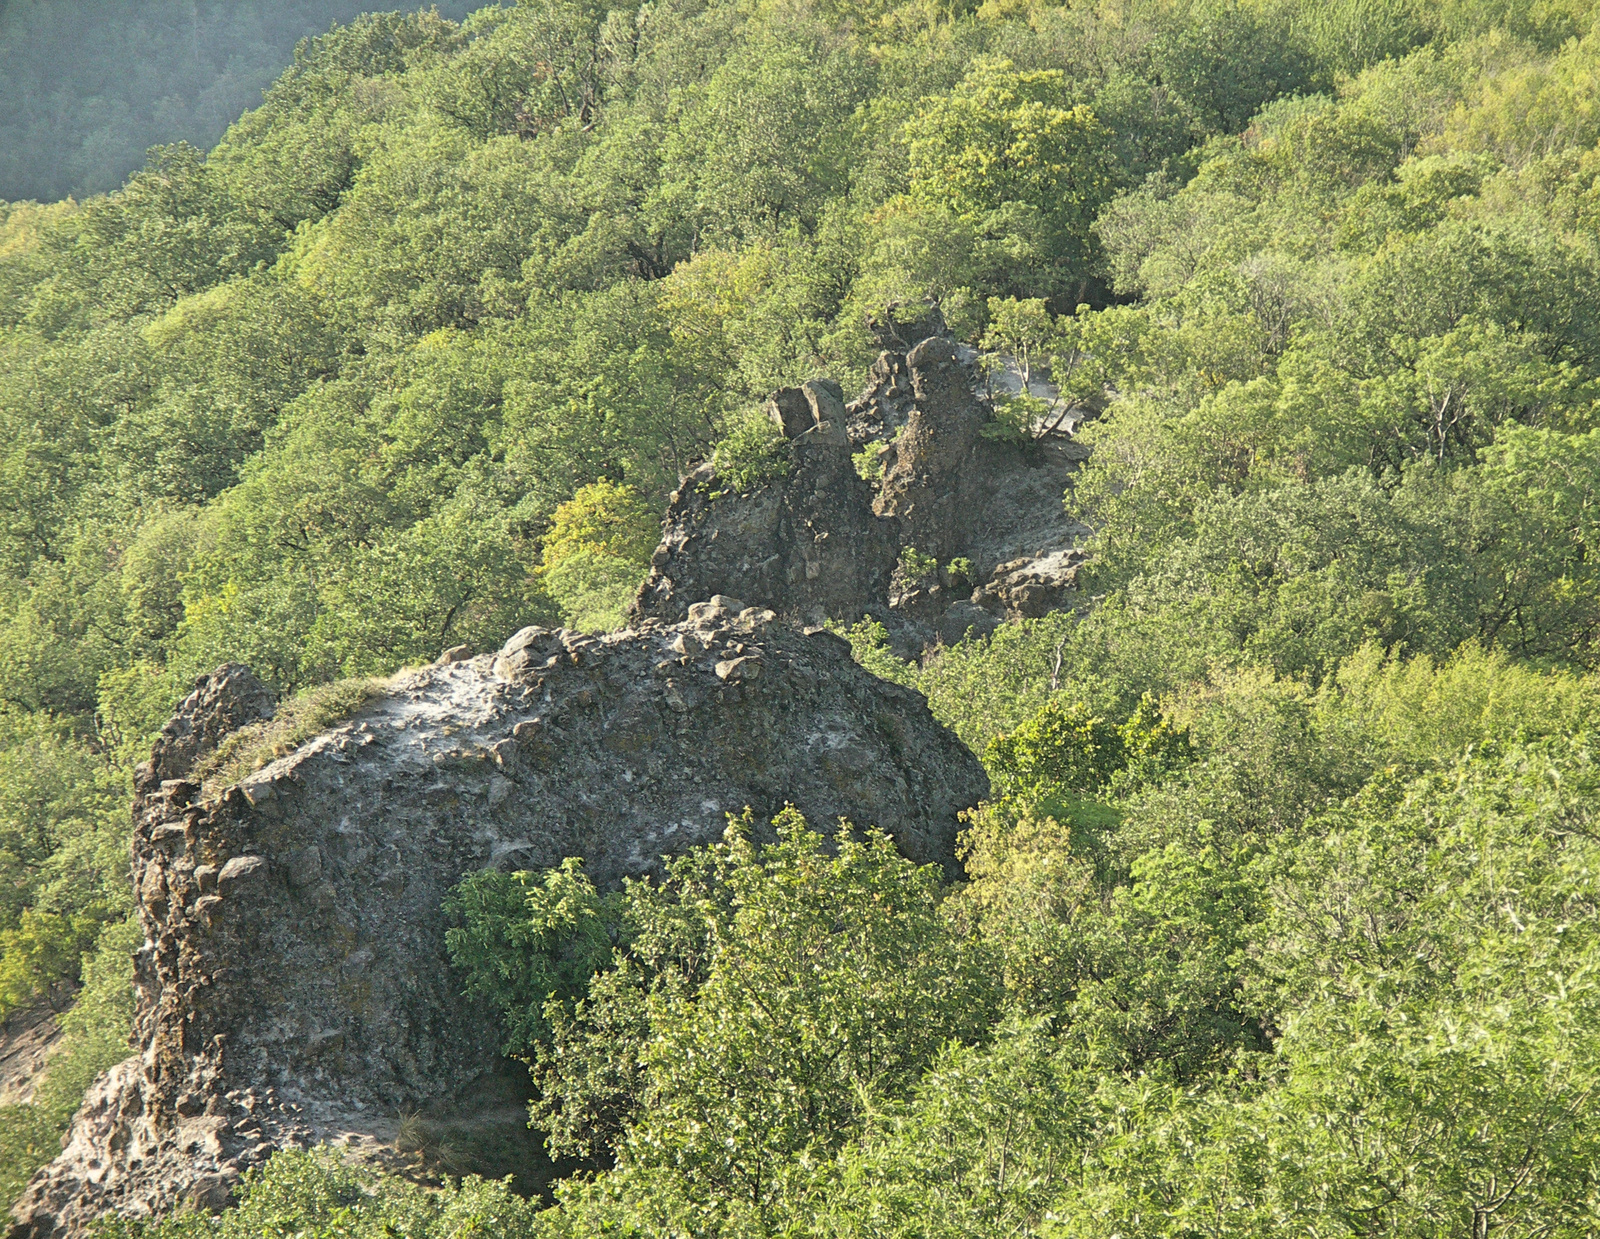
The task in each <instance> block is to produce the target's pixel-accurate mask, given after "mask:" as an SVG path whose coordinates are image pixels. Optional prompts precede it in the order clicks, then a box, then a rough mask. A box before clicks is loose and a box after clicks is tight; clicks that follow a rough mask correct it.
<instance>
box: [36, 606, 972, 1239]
mask: <svg viewBox="0 0 1600 1239" xmlns="http://www.w3.org/2000/svg"><path fill="white" fill-rule="evenodd" d="M691 609H692V611H693V616H692V618H691V619H688V620H686V621H685V622H684V623H681V624H677V625H665V624H660V623H655V622H651V623H646V624H644V625H642V626H641V627H640V628H639V629H638V630H637V631H625V632H621V633H616V634H612V635H609V636H605V637H596V636H582V635H579V634H576V633H571V632H566V631H556V632H551V631H547V630H544V629H540V628H530V629H525V630H524V631H522V632H520V633H518V634H517V635H516V636H514V637H513V638H512V639H511V640H510V641H508V642H507V643H506V644H505V646H504V647H502V648H501V649H499V650H497V651H494V652H492V653H489V654H482V655H478V656H475V657H468V658H463V659H458V660H455V661H450V662H442V663H438V664H435V665H434V666H432V667H428V668H425V669H423V670H420V671H416V672H410V673H406V674H403V675H401V676H399V677H397V678H396V679H395V680H393V681H392V682H391V683H390V685H389V687H388V691H387V693H386V694H384V695H383V696H381V697H378V698H376V699H374V700H372V701H369V702H368V703H367V704H366V705H364V706H363V707H361V709H360V710H359V712H358V713H357V714H355V715H354V716H353V717H351V718H350V719H348V720H347V721H345V722H344V723H342V724H340V725H338V726H336V727H333V728H332V729H331V730H329V731H327V732H326V733H324V734H323V735H321V736H318V737H317V738H315V739H314V740H312V741H310V742H309V743H306V744H304V745H302V746H301V747H300V748H299V749H298V750H297V751H295V752H294V753H293V754H291V755H289V756H287V757H284V758H281V759H280V760H278V761H275V762H273V763H272V764H271V765H269V766H266V767H265V768H264V769H262V770H260V771H259V772H257V773H255V774H253V775H251V776H250V777H249V778H247V779H246V780H244V781H243V782H242V783H241V784H239V785H238V786H234V787H229V788H226V789H224V790H222V791H221V792H220V793H219V794H216V795H213V796H206V795H203V794H202V788H201V787H200V785H198V784H197V783H195V782H194V781H192V780H190V779H188V778H186V777H185V776H186V775H187V774H188V773H189V772H190V771H191V770H192V763H193V761H194V760H197V759H198V757H199V756H200V755H202V754H203V753H204V751H205V750H206V749H207V748H208V747H209V746H211V745H214V744H215V743H216V741H217V740H218V739H220V738H221V735H222V734H223V728H224V722H223V721H221V720H222V719H223V718H224V717H225V718H226V719H228V720H232V722H233V724H234V725H237V724H238V723H240V722H246V721H249V716H250V709H252V708H254V709H263V710H264V709H266V708H270V697H269V696H268V695H266V694H265V693H264V692H263V691H260V690H259V685H255V684H254V681H253V678H252V677H249V674H248V672H245V671H243V669H242V668H225V669H223V671H220V672H218V673H217V676H214V677H208V678H207V680H206V681H205V682H204V683H203V685H202V691H200V692H198V693H197V694H196V695H195V696H194V697H191V698H190V700H189V701H188V702H186V703H185V705H184V709H183V711H180V718H182V719H183V720H184V721H183V722H182V724H181V725H179V726H176V727H175V728H173V729H171V730H172V731H173V734H174V735H175V736H176V735H184V736H188V735H193V736H199V737H201V740H200V741H199V742H197V743H196V744H194V745H192V746H190V747H188V748H185V749H183V750H182V752H183V753H184V754H186V755H187V756H186V760H187V761H188V762H189V764H188V765H185V764H184V760H185V759H184V758H179V757H177V756H174V754H176V753H178V752H179V750H178V748H177V746H176V745H175V744H172V743H168V744H166V745H165V747H161V748H160V749H159V753H158V758H157V760H155V761H153V762H152V763H151V764H150V765H149V766H147V767H145V768H143V769H142V770H141V774H140V778H139V783H138V789H137V791H138V798H137V801H136V806H135V814H136V821H135V838H134V851H133V860H134V873H133V877H134V882H135V887H136V890H137V891H138V897H139V916H140V919H141V922H142V924H143V926H144V930H145V934H146V942H145V944H144V946H143V948H142V949H141V950H140V952H139V954H138V957H137V969H136V975H137V985H138V990H139V1015H138V1024H137V1032H136V1042H137V1047H138V1052H137V1054H136V1055H135V1056H134V1057H132V1058H130V1059H128V1060H127V1061H126V1062H124V1063H123V1064H121V1065H120V1066H118V1067H116V1068H115V1069H113V1070H112V1071H110V1072H108V1073H107V1074H106V1075H104V1076H103V1077H101V1079H100V1080H99V1081H98V1082H97V1083H96V1084H95V1085H94V1087H93V1088H92V1089H91V1090H90V1092H89V1094H88V1096H87V1097H86V1098H85V1100H84V1103H83V1107H82V1109H81V1110H80V1111H79V1113H78V1115H77V1117H76V1118H75V1119H74V1121H73V1124H72V1127H71V1129H70V1131H69V1133H68V1136H67V1139H66V1142H65V1145H64V1149H63V1152H62V1154H61V1156H60V1157H58V1158H57V1159H56V1160H55V1161H54V1162H52V1163H51V1164H50V1165H49V1166H47V1167H46V1168H45V1169H44V1170H42V1171H41V1172H40V1173H39V1174H38V1175H37V1176H36V1177H35V1179H34V1181H33V1182H32V1183H31V1184H30V1185H29V1187H28V1190H27V1192H26V1194H25V1195H24V1196H23V1198H22V1200H21V1201H20V1202H19V1204H18V1205H17V1207H16V1209H15V1211H14V1217H15V1218H16V1226H15V1228H14V1232H13V1233H14V1234H20V1235H27V1236H31V1237H35V1239H44V1237H46V1236H75V1235H80V1234H83V1233H84V1232H85V1230H86V1228H87V1226H88V1224H89V1222H90V1221H91V1220H92V1219H93V1218H95V1217H97V1216H100V1215H101V1214H103V1213H105V1212H107V1211H115V1212H117V1213H121V1214H125V1215H131V1216H149V1215H152V1214H160V1213H164V1212H167V1211H170V1210H173V1209H176V1208H179V1207H184V1206H196V1207H202V1208H215V1207H217V1206H218V1205H220V1204H221V1203H222V1202H225V1201H226V1200H227V1198H228V1195H229V1193H230V1191H231V1190H232V1187H233V1185H234V1184H236V1183H237V1182H238V1179H239V1176H240V1175H241V1174H242V1173H243V1172H244V1171H245V1170H246V1169H248V1168H249V1167H251V1166H253V1165H257V1164H259V1163H260V1162H261V1161H262V1160H264V1159H265V1158H266V1157H267V1156H268V1155H269V1154H270V1153H271V1152H272V1151H273V1150H275V1149H278V1148H284V1147H290V1146H297V1145H306V1144H310V1143H314V1142H321V1141H332V1142H335V1143H339V1144H342V1145H344V1146H345V1147H346V1148H347V1149H350V1150H351V1151H353V1152H354V1153H356V1154H358V1155H363V1156H369V1157H373V1158H376V1159H378V1160H380V1161H382V1160H384V1159H386V1158H387V1159H390V1162H391V1164H393V1159H396V1158H398V1157H399V1153H398V1152H397V1150H396V1145H397V1143H398V1142H399V1134H400V1125H401V1121H402V1119H404V1118H406V1116H421V1118H422V1119H423V1120H425V1121H426V1122H427V1123H429V1124H432V1125H433V1127H434V1129H435V1130H439V1131H444V1132H450V1133H455V1134H453V1135H451V1137H450V1138H451V1139H452V1140H454V1141H455V1142H456V1143H458V1144H462V1145H466V1144H473V1143H476V1144H477V1145H479V1146H486V1145H491V1144H493V1145H494V1146H495V1147H496V1148H498V1149H500V1150H501V1151H502V1152H503V1153H505V1154H506V1157H505V1158H503V1160H502V1161H501V1163H500V1164H499V1165H498V1166H492V1167H484V1168H485V1169H491V1170H495V1171H498V1172H500V1173H504V1172H505V1171H507V1170H516V1171H518V1172H520V1173H522V1174H523V1175H524V1178H525V1179H526V1177H527V1176H528V1175H529V1174H530V1173H531V1172H534V1171H536V1170H537V1166H538V1162H537V1159H538V1156H539V1155H538V1152H537V1148H536V1146H535V1144H534V1141H533V1138H532V1137H531V1136H530V1135H529V1134H528V1133H527V1132H526V1131H525V1128H524V1125H525V1122H526V1115H525V1111H524V1109H523V1106H522V1101H523V1095H522V1093H521V1092H520V1091H519V1090H520V1089H521V1088H523V1087H525V1085H526V1077H525V1074H524V1073H521V1072H519V1071H516V1070H515V1069H513V1070H512V1071H511V1072H510V1073H509V1074H508V1073H507V1072H506V1071H505V1062H504V1060H502V1059H501V1058H500V1057H499V1055H498V1053H497V1045H498V1042H499V1034H498V1029H497V1027H496V1023H495V1020H494V1018H493V1017H492V1014H491V1013H490V1012H489V1011H488V1010H486V1009H485V1008H484V1007H483V1006H482V1005H481V1004H478V1003H475V1002H471V1001H466V1000H464V999H463V998H462V996H461V994H460V991H459V978H458V977H457V976H456V975H454V974H453V973H452V971H451V968H450V966H449V963H448V960H447V957H446V952H445V946H444V933H445V929H446V927H447V926H446V923H445V918H444V915H443V913H442V911H441V902H442V900H443V898H444V895H445V893H446V891H448V889H449V888H450V887H451V886H452V885H453V884H454V883H456V882H457V881H458V880H459V879H460V878H461V877H462V876H463V875H464V874H466V873H468V872H471V871H473V870H476V869H480V868H483V867H486V866H502V867H516V868H539V867H543V866H549V865H554V864H557V863H558V862H559V861H560V860H561V859H562V858H563V857H566V856H582V857H583V858H584V859H585V862H586V865H587V869H588V872H589V873H590V874H591V875H592V876H593V877H594V879H595V880H596V881H597V882H599V883H601V884H607V883H613V882H616V881H618V880H619V879H620V878H622V877H623V876H624V875H628V874H639V873H643V872H646V871H649V870H651V869H653V868H654V867H656V866H657V865H658V864H659V863H660V858H661V856H662V855H663V854H664V853H672V852H677V851H680V850H682V849H684V848H687V847H690V846H692V845H695V844H700V843H704V842H708V841H710V840H713V839H716V838H718V837H719V836H720V835H721V833H722V831H723V829H724V827H725V815H726V814H727V813H728V812H738V811H740V810H742V809H743V808H744V807H745V806H747V805H748V806H750V807H752V808H753V809H754V810H755V811H756V812H757V813H758V814H761V815H771V814H772V813H774V812H775V811H776V810H777V809H779V808H781V807H782V805H783V804H784V803H785V802H786V801H787V802H792V803H794V804H795V805H797V806H798V807H799V808H800V809H801V810H802V811H803V812H804V813H805V814H806V815H807V816H808V817H809V818H810V819H811V820H812V821H813V822H815V823H817V824H819V825H824V824H828V823H832V822H834V821H836V820H837V819H838V818H839V817H848V818H850V819H851V820H852V821H854V822H857V823H859V824H862V825H867V824H872V825H877V826H880V827H882V828H883V829H884V830H885V831H887V832H888V833H889V834H890V835H891V836H892V837H893V838H894V839H895V840H896V842H897V843H898V844H899V846H900V847H901V849H902V850H903V851H904V852H905V853H906V854H907V855H909V856H911V857H913V858H915V859H917V860H921V861H928V862H933V863H937V864H940V865H943V866H946V867H947V868H951V869H953V867H954V864H955V860H954V842H955V835H956V831H957V829H958V820H957V814H958V813H959V811H960V810H962V809H964V808H966V807H967V806H969V805H971V804H973V803H975V802H976V801H977V800H978V799H979V798H980V797H981V796H983V795H984V794H986V792H987V788H988V785H987V781H986V780H985V778H984V775H983V771H982V768H981V767H980V766H979V765H978V763H977V762H976V760H975V759H974V758H973V757H972V755H971V754H970V753H968V752H967V751H966V749H964V748H963V747H962V746H961V744H960V743H959V742H958V741H957V740H956V739H955V738H954V737H953V736H952V735H951V734H950V733H949V732H947V731H945V730H944V729H943V728H942V727H940V726H939V725H938V724H937V723H936V722H935V721H934V719H933V718H932V716H931V715H930V714H929V712H928V708H927V705H926V703H925V702H924V701H923V699H922V698H921V697H920V696H919V695H918V694H916V693H914V692H911V691H909V690H907V689H904V688H901V687H898V686H896V685H893V684H888V683H885V682H883V681H880V680H877V679H876V678H874V677H873V676H871V675H869V674H867V673H866V672H865V671H863V670H862V669H861V668H860V667H858V666H857V665H856V664H855V663H854V662H853V661H852V660H851V658H850V654H849V649H848V647H847V646H846V644H845V643H844V642H843V641H841V640H840V639H839V638H837V637H835V636H832V635H831V634H829V633H827V632H814V633H811V634H809V635H807V634H804V633H801V632H798V631H795V630H793V629H790V628H785V627H782V626H780V625H779V624H777V623H775V622H774V615H773V613H772V612H771V611H770V610H765V609H760V608H754V607H745V606H744V605H743V603H742V602H740V601H739V600H737V599H734V598H732V597H728V596H719V597H717V598H714V599H711V600H709V601H705V602H702V603H700V604H697V605H696V606H694V607H693V608H691ZM218 677H221V678H220V679H218ZM249 703H254V704H253V705H250V704H249ZM247 706H248V707H249V708H247ZM208 709H210V710H212V711H214V712H215V713H216V717H213V715H212V714H208V713H207V710H208ZM164 739H165V733H164ZM158 747H159V746H158ZM495 1142H498V1144H495ZM519 1142H520V1143H519ZM519 1159H520V1161H519Z"/></svg>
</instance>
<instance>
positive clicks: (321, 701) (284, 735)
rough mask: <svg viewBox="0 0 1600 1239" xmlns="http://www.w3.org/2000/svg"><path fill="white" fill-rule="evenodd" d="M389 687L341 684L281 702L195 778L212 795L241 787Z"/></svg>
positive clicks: (355, 682) (230, 740) (207, 762)
mask: <svg viewBox="0 0 1600 1239" xmlns="http://www.w3.org/2000/svg"><path fill="white" fill-rule="evenodd" d="M385 685H386V682H385V681H383V680H369V679H353V680H336V681H334V682H333V683H332V684H319V685H317V686H316V687H315V688H308V689H306V690H305V691H304V692H300V693H297V694H295V695H294V696H293V697H290V698H289V699H288V700H287V701H284V702H281V703H280V704H279V706H278V708H277V711H276V712H275V713H274V714H273V716H272V717H271V718H270V719H264V720H262V721H261V722H259V723H252V724H250V725H249V726H248V727H241V728H240V729H239V730H238V731H236V732H234V733H233V734H232V735H231V736H229V737H228V738H227V739H225V740H224V741H223V742H222V743H221V744H220V745H218V746H217V749H216V751H215V752H213V753H211V754H209V755H208V756H206V757H204V758H202V759H201V760H200V762H199V764H198V765H196V767H195V770H194V777H195V778H197V779H199V780H200V782H201V784H202V785H203V786H204V788H205V791H206V793H207V794H210V793H212V792H215V791H219V790H221V789H222V788H224V787H228V786H230V785H231V784H234V783H237V782H238V781H239V780H240V779H242V778H244V777H245V776H246V775H248V774H253V773H254V772H255V771H257V770H260V769H261V768H262V767H263V766H266V765H269V764H270V763H272V762H274V761H277V760H278V758H280V757H287V756H288V755H289V754H290V753H292V752H294V751H295V750H296V749H297V748H299V747H300V746H301V745H302V744H304V743H305V742H306V741H307V740H310V739H312V738H313V737H315V736H319V735H321V734H322V733H323V732H325V731H327V730H328V728H330V727H332V726H333V725H334V724H335V723H338V722H341V721H342V720H344V719H347V718H349V717H350V716H351V715H352V714H354V713H355V712H356V711H357V710H359V709H360V708H361V707H362V706H364V705H366V704H367V702H369V701H371V700H372V699H373V698H374V697H377V696H378V695H380V694H381V693H382V692H383V690H384V688H385Z"/></svg>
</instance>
